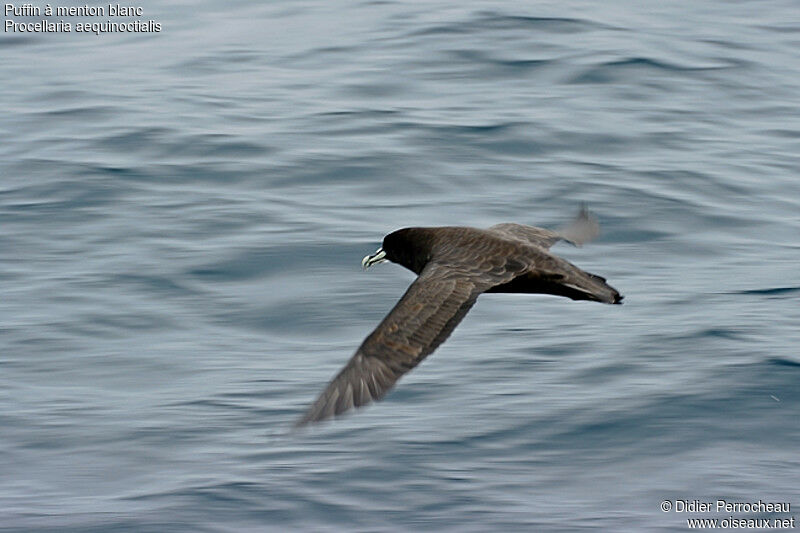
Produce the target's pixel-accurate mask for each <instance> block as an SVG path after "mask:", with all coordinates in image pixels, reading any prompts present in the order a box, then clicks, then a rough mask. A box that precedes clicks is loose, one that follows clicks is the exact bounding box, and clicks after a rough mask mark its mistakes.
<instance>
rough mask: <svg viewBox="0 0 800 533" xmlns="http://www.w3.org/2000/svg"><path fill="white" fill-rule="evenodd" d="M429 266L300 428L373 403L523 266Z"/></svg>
mask: <svg viewBox="0 0 800 533" xmlns="http://www.w3.org/2000/svg"><path fill="white" fill-rule="evenodd" d="M476 263H480V262H479V261H476V262H473V263H472V264H471V265H469V267H464V268H461V267H453V266H451V265H446V266H445V265H440V264H437V263H430V264H428V266H426V267H425V269H424V270H423V271H422V272H421V273H420V275H419V277H418V278H417V279H416V280H415V281H414V283H412V284H411V286H410V287H409V288H408V290H407V291H406V293H405V294H404V295H403V297H402V298H401V299H400V301H398V302H397V305H395V306H394V308H393V309H392V310H391V311H390V312H389V314H388V315H386V318H384V319H383V321H382V322H381V323H380V324H379V325H378V327H377V328H375V331H373V332H372V333H371V334H370V335H369V336H368V337H367V338H366V339H365V340H364V342H363V343H362V344H361V346H360V347H359V349H358V350H357V351H356V353H355V355H353V357H352V358H351V359H350V361H349V362H348V363H347V365H345V367H344V368H343V369H342V370H341V372H339V374H337V375H336V377H334V378H333V380H332V381H331V382H330V383H329V384H328V386H327V387H326V389H325V391H324V392H323V393H322V394H321V395H320V396H319V398H317V400H316V401H315V402H314V404H313V405H311V407H310V408H309V409H308V411H307V412H306V413H305V415H303V417H302V418H301V419H300V420H299V421H298V422H297V424H296V426H302V425H305V424H308V423H310V422H317V421H319V420H324V419H326V418H330V417H333V416H336V415H339V414H341V413H343V412H345V411H347V410H349V409H351V408H353V407H359V406H362V405H365V404H368V403H370V402H372V401H377V400H380V399H381V398H383V396H384V395H385V394H386V393H387V392H388V391H389V390H390V389H391V388H392V387H393V386H394V384H395V382H397V380H398V379H400V377H401V376H402V375H403V374H405V373H406V372H408V371H409V370H411V369H412V368H414V367H415V366H417V365H418V364H419V363H420V362H421V361H422V360H423V359H425V357H426V356H428V355H429V354H431V353H432V352H433V351H434V350H435V349H436V348H437V347H438V346H439V345H440V344H441V343H442V342H444V341H445V339H447V337H449V336H450V334H451V333H452V332H453V330H454V329H455V327H456V326H457V325H458V324H459V323H460V322H461V320H462V319H463V318H464V315H466V314H467V312H468V311H469V310H470V308H471V307H472V306H473V304H474V303H475V300H476V299H477V298H478V296H479V295H480V294H481V293H482V292H483V291H485V290H487V289H488V288H490V287H492V286H494V285H495V284H499V283H503V282H505V281H508V280H510V279H513V277H514V276H515V275H516V274H517V273H518V271H519V268H522V265H521V264H518V263H515V262H513V261H512V262H509V263H508V264H497V265H492V264H488V263H487V264H485V265H483V267H481V266H480V265H479V264H476Z"/></svg>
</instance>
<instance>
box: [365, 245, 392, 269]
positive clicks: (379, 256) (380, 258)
mask: <svg viewBox="0 0 800 533" xmlns="http://www.w3.org/2000/svg"><path fill="white" fill-rule="evenodd" d="M384 261H387V259H386V252H384V251H383V248H378V249H377V250H375V253H374V254H372V255H368V256H366V257H364V259H362V260H361V266H362V267H363V268H364V269H365V270H366V269H368V268H369V267H371V266H372V265H377V264H378V263H383V262H384Z"/></svg>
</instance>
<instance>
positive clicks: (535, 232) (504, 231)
mask: <svg viewBox="0 0 800 533" xmlns="http://www.w3.org/2000/svg"><path fill="white" fill-rule="evenodd" d="M489 231H492V232H494V233H497V234H499V235H501V236H503V237H506V238H512V239H516V240H520V241H523V242H528V243H531V244H535V245H536V246H540V247H542V248H544V249H548V248H550V247H551V246H553V244H555V243H556V242H557V241H558V240H560V239H563V240H565V241H567V242H570V243H572V244H574V245H575V246H580V245H582V244H584V243H587V242H589V241H591V240H592V239H594V238H595V237H597V236H598V235H599V234H600V225H599V224H598V222H597V217H595V216H594V215H593V214H591V213H590V212H589V211H588V210H587V209H586V208H585V207H582V208H581V210H580V212H579V213H578V216H577V217H575V220H573V221H572V222H571V223H569V224H568V225H567V226H565V227H563V228H561V229H559V230H558V231H552V230H548V229H542V228H536V227H533V226H525V225H523V224H513V223H507V224H497V225H496V226H492V227H491V228H489Z"/></svg>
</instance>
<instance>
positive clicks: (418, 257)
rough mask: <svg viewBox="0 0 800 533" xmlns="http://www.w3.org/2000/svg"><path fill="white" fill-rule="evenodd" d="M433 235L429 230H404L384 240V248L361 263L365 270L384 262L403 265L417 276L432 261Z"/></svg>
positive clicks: (393, 233) (391, 234)
mask: <svg viewBox="0 0 800 533" xmlns="http://www.w3.org/2000/svg"><path fill="white" fill-rule="evenodd" d="M433 242H434V239H433V234H432V233H431V232H430V230H429V229H428V228H403V229H399V230H397V231H394V232H392V233H390V234H388V235H387V236H386V237H384V238H383V246H381V247H380V248H378V249H377V250H376V251H375V253H374V254H372V255H368V256H366V257H365V258H364V259H363V260H362V261H361V266H363V267H364V268H365V269H366V268H369V267H371V266H372V265H377V264H378V263H383V262H384V261H391V262H393V263H397V264H400V265H403V266H404V267H406V268H407V269H409V270H410V271H412V272H414V273H415V274H419V273H420V272H422V269H423V268H425V265H427V264H428V261H430V259H431V254H432V249H433Z"/></svg>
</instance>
